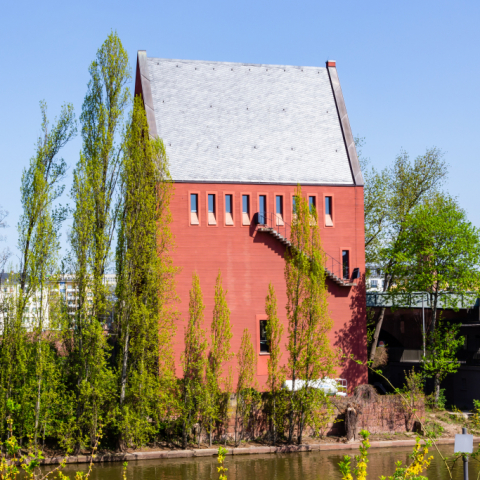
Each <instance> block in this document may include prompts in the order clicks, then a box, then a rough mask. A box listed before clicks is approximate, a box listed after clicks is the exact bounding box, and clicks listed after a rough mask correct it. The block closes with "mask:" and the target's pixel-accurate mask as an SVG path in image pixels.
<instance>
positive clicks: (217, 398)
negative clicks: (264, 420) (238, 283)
mask: <svg viewBox="0 0 480 480" xmlns="http://www.w3.org/2000/svg"><path fill="white" fill-rule="evenodd" d="M226 295H227V292H226V291H225V290H224V289H223V286H222V275H221V273H220V272H218V276H217V280H216V283H215V306H214V308H213V319H212V324H211V331H210V351H209V354H208V361H207V366H206V374H205V380H206V381H205V383H206V392H205V393H206V399H205V400H206V401H205V403H204V408H205V415H204V417H205V423H206V425H205V426H206V429H207V432H208V436H209V442H210V446H211V445H212V432H213V429H214V427H215V422H216V421H217V420H219V419H220V416H221V412H222V410H224V405H223V401H222V400H225V399H224V398H222V397H223V392H224V391H225V389H223V392H222V385H221V382H222V374H223V371H224V365H225V363H226V362H227V361H228V360H230V359H231V358H232V357H233V354H232V353H230V340H231V339H232V331H231V326H230V310H229V309H228V305H227V299H226Z"/></svg>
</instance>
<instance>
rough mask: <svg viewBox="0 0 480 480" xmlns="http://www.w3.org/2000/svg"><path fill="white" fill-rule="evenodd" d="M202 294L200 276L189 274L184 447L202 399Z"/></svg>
mask: <svg viewBox="0 0 480 480" xmlns="http://www.w3.org/2000/svg"><path fill="white" fill-rule="evenodd" d="M204 310H205V306H204V304H203V295H202V290H201V288H200V279H199V278H198V275H197V274H196V273H194V274H193V278H192V288H191V290H190V302H189V308H188V313H189V318H188V323H187V326H186V328H185V336H184V341H185V350H184V352H183V355H182V368H183V379H182V403H183V405H182V447H183V448H187V435H188V431H189V430H190V429H191V427H192V426H193V425H194V424H195V423H197V422H198V414H199V412H200V410H201V407H202V405H203V403H204V395H205V389H204V387H205V386H204V381H203V380H204V373H205V365H206V361H207V358H206V350H207V340H206V333H205V330H204V328H203V322H204Z"/></svg>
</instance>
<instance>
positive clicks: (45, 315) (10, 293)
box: [0, 273, 117, 330]
mask: <svg viewBox="0 0 480 480" xmlns="http://www.w3.org/2000/svg"><path fill="white" fill-rule="evenodd" d="M18 278H19V275H18V274H14V273H13V274H5V273H3V274H0V330H1V325H2V323H3V318H4V315H5V313H6V312H5V309H6V305H7V302H8V301H9V300H10V299H13V298H15V297H16V296H17V295H18V292H19V289H20V282H19V280H18ZM103 283H104V285H107V286H108V287H109V295H110V298H111V299H112V300H114V293H115V286H116V283H117V282H116V275H115V274H105V275H104V279H103ZM49 287H50V288H46V289H44V290H43V291H35V292H32V293H31V295H30V298H29V300H28V302H27V305H26V306H25V310H24V322H25V325H26V327H27V329H29V328H30V329H31V328H33V327H34V326H35V325H38V324H39V322H40V321H41V322H42V328H44V329H48V327H49V307H50V300H52V299H53V297H56V298H60V299H62V300H63V301H64V302H65V305H66V306H67V309H68V313H69V314H70V315H73V314H74V313H75V311H76V309H77V307H78V288H77V287H76V285H75V275H72V274H66V275H61V276H60V277H59V279H58V281H57V280H56V281H55V282H52V283H51V284H50V285H49ZM87 299H88V300H87V301H88V303H89V304H92V303H93V293H92V292H87ZM108 316H109V318H108V319H107V323H108V324H109V325H111V322H112V320H113V311H112V312H110V313H109V314H108Z"/></svg>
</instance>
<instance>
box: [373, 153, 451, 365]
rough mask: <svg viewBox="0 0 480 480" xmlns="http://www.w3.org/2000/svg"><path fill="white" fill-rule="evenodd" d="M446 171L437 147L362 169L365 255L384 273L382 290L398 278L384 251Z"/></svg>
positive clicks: (380, 322)
mask: <svg viewBox="0 0 480 480" xmlns="http://www.w3.org/2000/svg"><path fill="white" fill-rule="evenodd" d="M447 173H448V166H447V164H446V162H445V160H444V158H443V153H442V152H441V151H440V150H439V149H437V148H430V149H428V150H427V151H426V152H425V154H424V155H421V156H418V157H417V158H416V159H415V160H414V161H413V162H412V161H411V160H410V157H409V155H408V154H407V153H405V152H402V153H400V155H399V156H398V157H397V158H396V159H395V161H394V163H393V165H392V166H391V167H389V168H387V169H385V170H383V171H381V172H378V171H376V170H375V169H370V170H367V171H366V173H365V182H366V185H365V190H364V193H365V251H366V259H367V262H370V263H373V264H375V265H377V266H379V267H380V269H381V271H382V274H383V276H384V281H383V291H384V292H387V293H389V292H391V289H392V287H393V286H394V285H396V283H397V281H398V278H397V277H396V268H395V266H396V259H395V257H393V256H392V255H390V254H389V253H388V252H389V250H390V249H394V250H395V249H396V248H397V242H398V241H399V237H400V236H401V235H402V232H403V231H404V229H405V220H406V219H407V217H408V215H409V214H410V213H411V212H412V211H413V210H414V209H415V208H416V207H417V206H418V205H421V204H422V203H423V202H424V201H425V200H426V199H428V198H429V197H430V196H432V195H434V194H435V192H438V191H439V190H440V188H441V186H442V185H443V182H444V181H445V178H446V176H447ZM377 194H378V198H377ZM385 310H386V309H385V308H382V309H381V310H380V313H379V316H378V320H377V322H376V326H375V330H374V333H373V339H372V342H371V348H370V358H369V359H370V360H371V361H373V360H374V358H375V354H376V350H377V344H378V337H379V335H380V331H381V329H382V325H383V319H384V317H385Z"/></svg>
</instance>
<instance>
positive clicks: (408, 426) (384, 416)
mask: <svg viewBox="0 0 480 480" xmlns="http://www.w3.org/2000/svg"><path fill="white" fill-rule="evenodd" d="M370 388H371V387H370ZM331 401H332V403H333V405H334V408H335V413H334V414H333V415H332V417H331V419H330V421H329V422H328V425H326V428H325V429H324V432H325V434H326V435H327V436H335V437H345V436H346V425H345V412H346V410H347V408H348V407H351V408H352V407H353V408H354V409H355V411H356V414H357V415H356V417H357V422H356V433H357V434H358V432H359V431H360V430H368V431H369V432H370V433H372V434H375V433H403V432H411V431H413V430H414V427H416V426H415V422H416V421H418V419H421V420H422V421H423V420H424V418H425V403H424V401H423V398H421V399H419V400H417V401H416V402H415V404H414V405H413V407H412V406H405V404H404V402H403V401H402V397H401V396H400V395H377V394H371V395H367V396H362V395H354V396H350V397H343V398H342V397H331ZM235 409H236V400H235V396H234V395H233V396H232V398H231V400H230V405H229V416H230V421H229V424H228V428H227V431H226V432H225V431H223V432H217V435H218V436H219V437H222V438H224V436H225V433H226V435H227V436H228V437H229V438H231V439H233V438H234V436H235ZM238 431H239V432H240V431H242V439H244V440H254V439H262V438H266V437H268V431H269V422H268V420H267V415H266V411H265V410H264V408H263V407H262V406H261V407H260V408H259V409H258V411H257V414H256V415H255V417H254V418H253V419H252V420H251V421H250V422H249V425H248V427H247V428H246V429H245V430H244V429H243V425H242V423H241V421H240V423H239V425H238ZM312 433H313V432H312V431H311V429H310V428H307V429H306V430H305V432H304V436H305V437H307V436H310V435H311V434H312ZM217 435H215V437H217ZM356 436H357V435H355V437H356Z"/></svg>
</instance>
